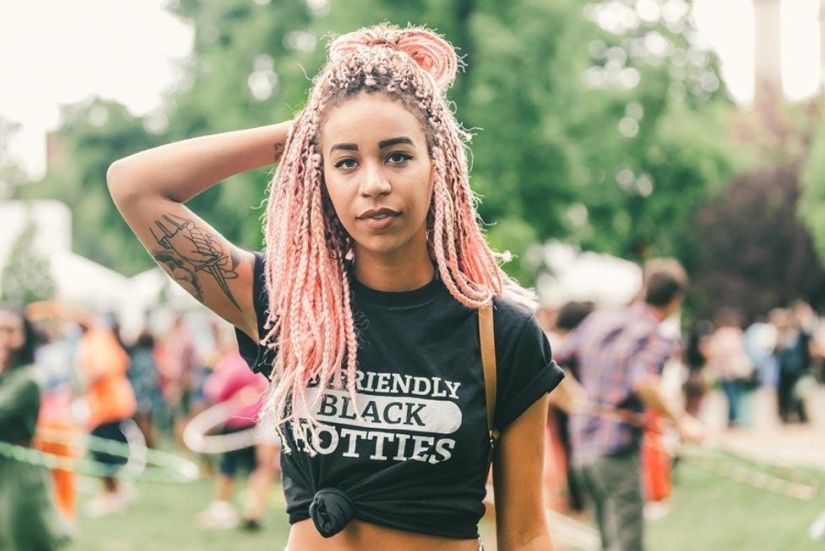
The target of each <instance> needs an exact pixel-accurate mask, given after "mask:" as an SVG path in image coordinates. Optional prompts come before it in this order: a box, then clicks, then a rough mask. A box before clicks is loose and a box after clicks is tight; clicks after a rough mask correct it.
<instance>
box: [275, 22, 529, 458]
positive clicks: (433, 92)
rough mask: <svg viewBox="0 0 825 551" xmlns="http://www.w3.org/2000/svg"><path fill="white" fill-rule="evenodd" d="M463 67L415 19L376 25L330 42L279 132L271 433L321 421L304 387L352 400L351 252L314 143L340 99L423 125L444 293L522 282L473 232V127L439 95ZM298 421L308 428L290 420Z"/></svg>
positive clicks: (472, 303) (470, 299) (467, 293)
mask: <svg viewBox="0 0 825 551" xmlns="http://www.w3.org/2000/svg"><path fill="white" fill-rule="evenodd" d="M459 65H460V60H458V58H457V57H456V55H455V52H454V50H453V48H452V47H451V46H450V45H449V44H448V43H447V42H445V41H444V40H443V39H441V38H440V37H438V36H437V35H435V34H434V33H432V32H430V31H428V30H426V29H422V28H415V27H409V28H406V29H400V28H398V27H394V26H390V25H378V26H375V27H372V28H369V29H363V30H361V31H358V32H355V33H350V34H347V35H344V36H342V37H340V38H338V39H336V40H334V41H333V42H332V44H331V45H330V51H329V61H328V63H327V65H326V66H325V67H324V68H323V69H322V71H321V72H320V73H319V74H318V76H316V78H315V80H314V83H313V89H312V92H311V94H310V96H309V99H308V101H307V105H306V107H305V108H304V109H303V111H301V112H300V113H299V114H298V115H297V116H296V119H295V124H294V125H293V129H292V131H290V134H289V136H288V137H287V142H286V147H285V152H284V155H283V160H282V163H281V165H280V166H279V167H278V169H277V171H276V172H275V175H274V177H273V179H272V182H271V184H270V188H269V203H268V205H267V210H266V214H265V225H264V240H265V248H266V253H265V254H266V286H267V290H268V292H269V297H270V310H269V312H268V314H267V320H266V325H265V328H266V331H265V335H264V337H263V340H262V343H261V344H262V345H265V346H267V347H270V348H272V349H274V350H275V351H276V354H275V362H274V365H273V370H272V380H271V385H270V391H269V394H268V397H267V400H266V405H265V409H266V410H269V411H270V412H272V413H273V414H274V416H275V419H276V422H277V427H278V430H279V431H282V430H283V426H284V425H285V423H287V422H292V423H293V426H294V427H295V428H296V429H297V430H296V434H297V435H304V434H305V432H306V430H315V428H317V427H316V423H317V421H315V420H314V419H312V416H311V415H305V414H304V413H305V412H308V411H313V409H312V408H314V407H315V406H316V405H317V404H316V403H315V402H314V401H315V400H317V399H319V398H320V396H321V393H320V392H318V393H316V394H315V397H314V399H313V400H310V399H309V394H308V388H309V387H310V386H311V385H315V384H317V385H319V387H320V388H327V387H334V388H338V389H345V390H346V391H347V392H348V393H349V394H350V397H351V399H352V400H353V401H354V400H355V390H356V386H355V382H356V367H357V363H356V360H357V352H358V339H357V333H356V328H355V320H354V316H353V312H352V289H351V286H350V280H349V277H350V276H349V268H350V266H349V265H350V262H351V259H352V258H353V254H354V253H353V249H352V240H351V238H350V237H349V235H348V234H347V233H346V231H345V230H344V228H343V226H342V224H341V222H340V220H339V219H338V217H337V215H336V213H335V210H334V208H333V206H332V203H331V201H330V199H329V196H328V194H327V192H326V188H325V185H324V180H323V168H322V163H323V160H322V157H321V154H320V151H319V143H320V138H319V136H320V129H321V127H322V125H323V122H324V120H325V117H326V116H327V114H328V113H329V112H330V110H331V109H333V108H334V107H336V106H337V105H340V104H342V103H343V102H345V101H346V100H348V99H350V98H353V97H355V96H357V95H359V94H362V93H368V94H369V93H380V94H383V95H386V96H387V97H389V98H391V99H393V100H396V101H399V102H401V103H402V104H403V105H404V106H405V107H406V108H407V109H408V110H409V111H410V112H411V113H413V114H414V115H415V116H416V117H417V118H418V120H419V121H420V122H421V125H422V127H423V128H424V131H425V134H426V136H427V142H428V143H427V145H428V148H429V153H430V158H431V162H432V167H433V172H432V173H433V198H432V203H431V205H430V211H429V213H428V215H427V229H428V236H429V237H428V248H429V250H430V253H431V255H432V258H433V259H434V261H435V263H436V264H437V269H438V272H439V275H440V277H441V279H442V281H443V282H444V284H445V286H446V287H447V289H448V290H449V292H450V294H451V295H452V296H453V297H454V298H455V299H456V300H458V301H459V302H461V303H462V304H464V305H465V306H467V307H469V308H473V309H476V308H478V307H480V306H482V305H484V304H487V303H489V302H490V300H491V299H492V297H493V296H494V295H502V294H504V293H508V292H509V291H510V290H512V289H516V290H518V289H520V288H518V287H517V286H515V285H516V284H515V282H513V281H512V280H510V279H509V278H508V277H507V276H506V274H504V272H503V271H502V270H501V268H500V267H499V265H498V262H497V257H496V255H495V253H493V251H492V250H490V248H489V246H488V245H487V243H486V241H485V239H484V236H483V234H482V232H481V226H480V223H479V220H478V214H477V210H476V203H477V197H476V196H475V195H474V193H473V192H472V190H471V189H470V185H469V176H468V169H467V158H466V152H465V148H464V143H465V142H467V141H469V138H470V135H469V134H468V133H467V132H466V131H465V130H463V129H462V127H461V125H460V124H459V123H458V121H456V119H455V117H454V115H453V113H452V112H451V111H450V109H449V108H448V104H447V100H446V94H445V91H446V89H447V88H448V87H449V86H450V84H451V83H452V81H453V78H454V77H455V72H456V70H457V68H458V66H459ZM303 418H308V419H309V423H310V426H309V427H301V426H299V425H298V422H299V420H300V419H303ZM283 441H286V439H283ZM307 449H308V450H309V451H310V453H313V451H312V447H311V446H307Z"/></svg>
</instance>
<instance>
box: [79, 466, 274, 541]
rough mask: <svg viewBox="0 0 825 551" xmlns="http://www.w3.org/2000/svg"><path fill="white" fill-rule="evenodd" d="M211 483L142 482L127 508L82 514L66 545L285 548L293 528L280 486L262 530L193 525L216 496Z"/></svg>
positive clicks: (200, 481)
mask: <svg viewBox="0 0 825 551" xmlns="http://www.w3.org/2000/svg"><path fill="white" fill-rule="evenodd" d="M213 486H214V484H213V482H212V481H211V480H199V481H196V482H192V483H189V484H155V483H146V484H138V490H139V491H140V498H139V500H138V502H137V503H136V504H135V505H134V506H133V507H132V508H131V509H129V510H128V511H127V512H124V513H120V514H116V515H113V516H109V517H104V518H100V519H88V518H84V517H83V515H82V514H78V521H77V526H76V535H75V540H74V542H73V543H72V544H71V545H69V546H68V548H67V549H68V550H70V551H144V550H145V551H189V550H192V551H194V550H232V549H243V550H244V551H259V550H260V551H263V550H267V551H273V550H277V551H280V550H281V549H283V548H284V545H285V544H286V539H287V533H288V529H289V527H288V523H287V516H286V513H285V512H284V504H283V497H282V494H281V492H280V486H276V487H275V488H273V490H272V502H273V503H272V506H271V507H270V510H269V514H268V518H267V519H266V523H265V525H264V527H263V529H262V530H260V531H258V532H252V533H250V532H244V531H242V530H240V529H233V530H203V529H200V528H198V527H197V526H196V525H195V521H194V518H195V515H196V514H197V513H198V512H199V511H201V510H203V509H205V508H206V507H207V506H208V505H209V503H210V501H211V500H212V497H213ZM240 487H241V488H243V485H241V486H240ZM236 493H238V492H236ZM236 501H237V500H236Z"/></svg>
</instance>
